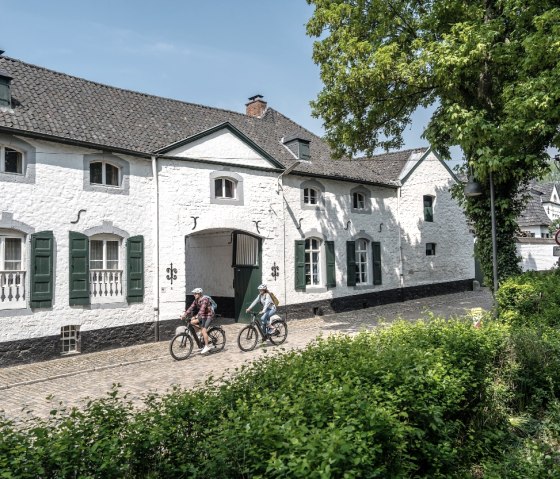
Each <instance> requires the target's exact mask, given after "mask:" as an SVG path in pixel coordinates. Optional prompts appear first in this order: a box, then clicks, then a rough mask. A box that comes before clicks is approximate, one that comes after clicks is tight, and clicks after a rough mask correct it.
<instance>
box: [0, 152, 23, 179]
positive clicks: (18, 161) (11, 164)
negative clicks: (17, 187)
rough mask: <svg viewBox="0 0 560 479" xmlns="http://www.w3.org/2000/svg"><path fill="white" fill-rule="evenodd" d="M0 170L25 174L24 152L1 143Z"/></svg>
mask: <svg viewBox="0 0 560 479" xmlns="http://www.w3.org/2000/svg"><path fill="white" fill-rule="evenodd" d="M0 172H2V173H14V174H16V175H23V153H22V152H21V151H17V150H14V149H13V148H8V147H7V146H2V145H0Z"/></svg>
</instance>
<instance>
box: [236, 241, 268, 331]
mask: <svg viewBox="0 0 560 479" xmlns="http://www.w3.org/2000/svg"><path fill="white" fill-rule="evenodd" d="M232 253H233V254H232V267H233V289H234V291H235V293H234V295H235V320H236V321H240V320H241V321H248V320H249V316H248V315H247V314H246V313H245V310H246V309H247V308H248V307H249V305H250V304H251V303H252V302H253V300H254V299H255V298H256V297H257V294H258V290H257V287H258V286H259V284H261V282H262V270H261V260H262V245H261V239H260V238H257V237H256V236H253V235H250V234H247V233H242V232H240V231H234V232H233V251H232ZM256 307H257V306H256ZM256 307H255V308H256Z"/></svg>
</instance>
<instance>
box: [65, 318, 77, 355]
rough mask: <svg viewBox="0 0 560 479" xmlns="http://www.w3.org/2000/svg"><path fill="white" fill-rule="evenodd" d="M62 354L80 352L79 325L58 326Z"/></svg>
mask: <svg viewBox="0 0 560 479" xmlns="http://www.w3.org/2000/svg"><path fill="white" fill-rule="evenodd" d="M60 341H61V347H62V354H68V353H79V352H80V326H74V325H72V326H63V327H62V328H60Z"/></svg>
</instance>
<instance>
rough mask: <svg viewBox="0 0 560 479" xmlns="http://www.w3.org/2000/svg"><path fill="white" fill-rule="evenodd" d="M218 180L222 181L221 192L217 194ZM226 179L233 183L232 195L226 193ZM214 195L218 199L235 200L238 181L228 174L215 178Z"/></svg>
mask: <svg viewBox="0 0 560 479" xmlns="http://www.w3.org/2000/svg"><path fill="white" fill-rule="evenodd" d="M216 181H221V188H220V189H221V190H222V191H221V194H220V195H217V194H216ZM226 181H229V182H230V183H231V192H232V196H227V195H226ZM214 197H215V198H216V199H218V200H235V199H237V181H235V180H234V179H233V178H229V177H227V176H219V177H218V178H214Z"/></svg>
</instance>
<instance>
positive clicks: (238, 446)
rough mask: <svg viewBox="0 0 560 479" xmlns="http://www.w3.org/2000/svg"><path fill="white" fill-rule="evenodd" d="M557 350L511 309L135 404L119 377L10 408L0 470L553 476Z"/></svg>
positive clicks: (307, 353)
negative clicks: (23, 417) (106, 388)
mask: <svg viewBox="0 0 560 479" xmlns="http://www.w3.org/2000/svg"><path fill="white" fill-rule="evenodd" d="M559 353H560V335H559V334H558V333H557V332H555V331H554V330H552V329H549V330H546V331H545V330H539V331H534V330H532V329H530V328H527V330H526V331H525V330H521V329H516V328H513V327H512V326H510V325H507V324H502V323H500V322H487V323H486V324H485V325H484V327H483V328H481V329H475V328H473V327H472V324H471V321H469V320H453V321H443V320H437V319H435V320H431V321H426V322H418V323H415V324H410V323H405V322H401V323H397V324H395V325H393V326H391V327H389V328H380V329H379V330H377V331H376V332H369V333H361V334H359V335H357V336H355V337H353V338H351V337H347V336H337V337H329V338H328V339H322V340H319V341H317V342H315V343H314V344H312V345H311V346H309V347H307V348H306V349H305V350H301V351H289V352H285V353H283V354H279V355H275V356H271V357H268V358H265V359H263V360H261V361H258V362H255V363H253V364H252V365H250V366H248V367H242V368H240V369H238V370H236V371H234V373H235V374H228V375H226V376H225V377H223V378H219V379H217V380H210V381H209V382H208V383H207V384H206V386H205V387H204V388H201V389H200V390H196V391H183V390H180V389H176V390H173V391H171V392H169V393H167V394H165V395H161V396H156V395H151V396H149V397H146V398H145V402H144V407H143V408H141V409H140V410H136V409H135V408H134V407H133V406H132V404H131V403H130V402H129V401H128V400H127V399H126V398H123V397H119V395H118V388H117V389H114V390H113V391H111V392H110V393H109V395H108V396H107V397H106V398H104V399H102V400H98V401H92V402H90V403H89V404H88V405H87V407H86V408H85V409H84V410H83V411H78V410H71V411H66V412H65V411H53V415H52V416H51V418H50V419H49V420H45V421H41V420H36V421H31V420H30V421H27V422H25V423H24V424H22V425H19V426H17V425H15V424H13V423H11V422H9V421H4V422H3V423H0V434H1V439H0V478H2V477H8V478H9V477H18V478H19V477H24V478H26V477H30V478H31V477H41V478H66V477H68V478H78V477H79V478H163V477H165V478H175V477H177V478H180V477H212V478H222V477H223V478H242V477H243V478H245V477H251V478H258V477H266V478H269V477H270V478H298V477H305V478H329V477H332V478H338V477H344V478H353V477H355V478H408V477H416V478H443V477H446V478H469V477H473V478H475V477H476V478H480V477H522V476H519V475H508V473H507V471H508V470H509V469H511V470H515V471H525V472H526V473H527V474H537V475H535V476H534V477H538V473H542V474H543V476H542V477H553V476H550V475H549V476H547V475H546V474H549V473H550V471H555V472H559V473H560V471H558V468H557V465H558V464H559V463H558V462H555V461H557V460H558V451H557V449H556V452H554V444H555V443H554V441H557V440H558V429H559V428H558V427H557V424H558V423H556V422H555V420H556V419H558V417H559V416H560V413H559V412H558V411H559V410H560V409H559V408H558V389H557V388H558V386H557V385H558V384H560V377H558V375H559V373H558V371H560V367H559V366H560V364H558V362H559V359H558V358H559V357H560V354H559ZM548 408H550V410H551V413H550V414H549V412H548ZM536 424H538V425H539V426H538V427H537V426H535V425H536ZM556 444H558V442H556ZM508 468H509V469H508ZM555 468H556V469H555ZM500 474H502V475H500ZM526 477H533V476H531V475H528V476H526Z"/></svg>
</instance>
